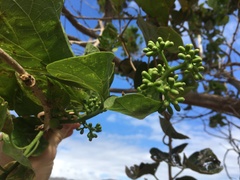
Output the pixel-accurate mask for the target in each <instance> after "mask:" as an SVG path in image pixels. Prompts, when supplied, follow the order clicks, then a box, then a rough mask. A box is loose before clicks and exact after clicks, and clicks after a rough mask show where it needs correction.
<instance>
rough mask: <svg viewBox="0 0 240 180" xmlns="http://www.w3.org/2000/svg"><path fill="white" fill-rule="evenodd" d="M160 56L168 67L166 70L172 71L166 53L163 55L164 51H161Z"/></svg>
mask: <svg viewBox="0 0 240 180" xmlns="http://www.w3.org/2000/svg"><path fill="white" fill-rule="evenodd" d="M159 55H160V56H161V58H162V60H163V62H164V64H165V65H166V70H168V69H170V66H169V64H168V61H167V59H166V57H165V55H164V53H163V50H161V51H160V52H159Z"/></svg>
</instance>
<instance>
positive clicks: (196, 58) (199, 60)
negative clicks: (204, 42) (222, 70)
mask: <svg viewBox="0 0 240 180" xmlns="http://www.w3.org/2000/svg"><path fill="white" fill-rule="evenodd" d="M192 62H193V63H201V62H202V58H201V57H200V56H197V57H195V58H194V59H193V60H192Z"/></svg>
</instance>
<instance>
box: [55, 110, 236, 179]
mask: <svg viewBox="0 0 240 180" xmlns="http://www.w3.org/2000/svg"><path fill="white" fill-rule="evenodd" d="M109 118H110V119H111V118H112V119H116V121H114V123H117V127H116V129H117V128H120V127H119V126H120V125H121V123H119V121H122V122H125V123H122V124H123V125H124V128H125V126H126V124H127V123H128V124H129V126H128V130H129V128H132V129H133V132H136V133H132V134H122V132H121V133H119V132H118V131H117V130H116V133H114V134H113V133H108V132H103V133H101V134H100V135H99V138H97V139H94V140H93V141H92V142H88V140H87V138H86V136H80V135H78V134H77V133H76V134H75V135H74V136H73V137H71V138H68V139H66V140H64V141H63V142H62V143H61V144H60V147H59V150H58V154H57V157H56V160H55V165H54V169H53V172H52V176H53V177H56V176H58V177H67V178H69V179H74V180H82V179H84V180H92V179H94V180H100V179H107V178H112V179H117V180H125V179H128V178H127V176H126V175H125V172H124V169H125V165H127V166H132V165H134V164H137V165H138V164H140V163H141V162H146V163H150V162H152V160H151V159H150V154H149V149H150V148H151V147H152V146H155V147H158V148H160V149H161V150H166V146H163V145H162V143H161V140H162V135H163V133H162V132H161V129H160V125H159V120H158V116H157V115H156V114H155V115H151V116H148V117H147V118H146V119H145V120H140V121H139V120H136V119H133V118H129V117H127V116H122V115H118V116H117V118H116V116H110V117H109ZM124 120H127V121H124ZM110 123H111V124H113V122H110ZM174 127H175V128H176V130H177V131H179V132H181V133H183V134H186V135H188V136H189V137H190V138H191V139H189V140H184V141H182V140H174V143H173V145H174V146H177V145H180V144H182V143H185V142H187V143H189V144H188V146H187V147H186V148H185V151H184V152H185V154H186V156H190V155H191V154H192V153H194V152H195V151H199V150H202V149H204V148H207V147H209V148H211V149H212V150H213V152H214V153H215V154H216V155H217V156H218V157H219V160H220V161H222V159H223V156H224V153H225V152H226V149H227V148H229V147H230V146H229V145H228V143H227V142H225V141H223V140H221V139H218V138H214V137H213V136H209V135H207V134H206V133H205V132H203V129H202V126H201V124H200V123H199V125H198V126H197V125H195V126H194V125H193V124H192V122H190V121H183V122H181V123H178V124H175V125H174ZM136 129H139V131H136ZM118 133H119V134H118ZM227 163H228V165H229V170H230V173H231V174H232V175H234V177H235V179H238V176H239V175H238V174H239V172H238V165H237V155H236V153H229V156H228V161H227ZM178 171H179V169H176V168H174V170H173V172H174V173H177V172H178ZM183 175H190V176H194V177H195V178H197V179H198V180H205V179H208V180H214V179H227V177H226V173H225V172H224V170H223V171H222V172H221V173H220V174H217V175H210V176H208V175H201V174H199V173H195V172H193V171H191V170H184V171H183V173H182V174H181V175H180V176H183ZM157 177H159V178H160V179H163V180H164V179H168V178H167V166H166V164H165V163H161V165H160V167H159V169H158V171H157ZM144 178H148V180H151V179H154V178H153V177H152V176H143V177H142V178H139V179H140V180H143V179H144ZM233 179H234V178H233Z"/></svg>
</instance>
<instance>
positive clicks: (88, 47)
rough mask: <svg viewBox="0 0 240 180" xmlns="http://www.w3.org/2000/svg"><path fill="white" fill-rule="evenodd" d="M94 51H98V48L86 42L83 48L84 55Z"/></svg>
mask: <svg viewBox="0 0 240 180" xmlns="http://www.w3.org/2000/svg"><path fill="white" fill-rule="evenodd" d="M95 52H99V49H98V48H97V47H96V46H94V45H93V44H92V43H87V45H86V48H85V50H84V55H87V54H91V53H95Z"/></svg>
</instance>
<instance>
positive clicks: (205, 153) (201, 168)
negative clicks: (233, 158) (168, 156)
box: [184, 148, 223, 174]
mask: <svg viewBox="0 0 240 180" xmlns="http://www.w3.org/2000/svg"><path fill="white" fill-rule="evenodd" d="M220 164H221V162H220V161H219V160H218V158H217V156H216V155H215V154H214V153H213V152H212V150H211V149H209V148H206V149H203V150H201V151H198V152H195V153H193V154H192V155H191V156H190V157H189V158H187V157H186V156H185V155H184V165H185V166H186V167H187V168H190V169H192V170H193V171H196V172H199V173H202V174H216V173H219V172H221V171H222V169H223V167H222V166H220Z"/></svg>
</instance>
